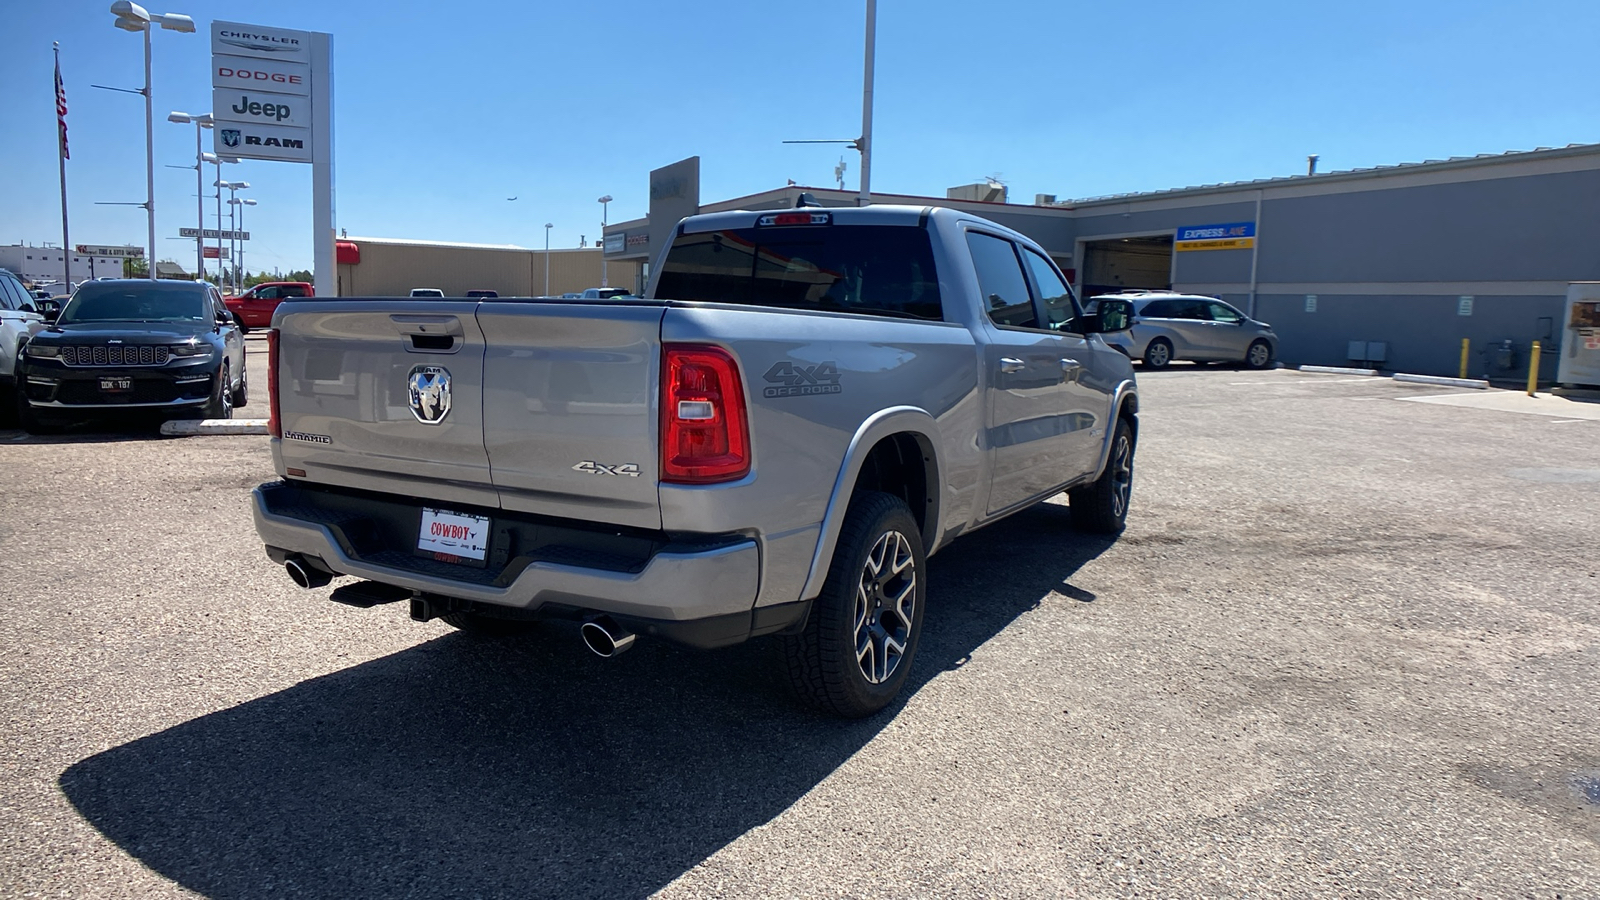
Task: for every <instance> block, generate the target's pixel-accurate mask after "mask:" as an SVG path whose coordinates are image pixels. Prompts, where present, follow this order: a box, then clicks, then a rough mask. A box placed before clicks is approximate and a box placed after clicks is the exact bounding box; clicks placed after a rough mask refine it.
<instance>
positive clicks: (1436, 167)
mask: <svg viewBox="0 0 1600 900" xmlns="http://www.w3.org/2000/svg"><path fill="white" fill-rule="evenodd" d="M1582 156H1600V144H1568V145H1567V146H1565V147H1538V148H1536V149H1533V150H1508V151H1506V152H1504V153H1480V154H1478V155H1476V156H1452V157H1450V158H1449V159H1429V160H1424V161H1422V162H1412V163H1393V164H1390V165H1382V166H1366V167H1363V168H1359V169H1341V170H1337V171H1333V172H1319V173H1317V174H1315V175H1282V176H1278V177H1275V178H1257V179H1255V180H1253V181H1226V182H1219V183H1217V184H1202V185H1193V186H1190V187H1181V188H1165V189H1162V190H1158V191H1134V192H1129V193H1125V194H1105V195H1102V196H1098V197H1085V198H1083V199H1079V200H1063V201H1060V202H1058V203H1057V204H1056V205H1055V206H1052V207H1041V208H1049V209H1083V208H1093V207H1100V206H1115V205H1120V204H1124V203H1137V202H1139V201H1143V200H1166V199H1172V198H1179V197H1203V196H1209V195H1215V194H1228V193H1237V192H1242V191H1254V190H1260V189H1262V188H1267V187H1273V188H1276V187H1302V186H1307V185H1324V184H1337V183H1340V182H1351V181H1363V180H1372V179H1380V178H1389V177H1394V176H1400V175H1414V174H1422V173H1432V172H1448V171H1451V170H1459V169H1472V168H1481V167H1485V166H1497V165H1512V164H1516V163H1525V162H1534V161H1538V160H1548V159H1566V158H1572V157H1582ZM1597 162H1600V161H1597Z"/></svg>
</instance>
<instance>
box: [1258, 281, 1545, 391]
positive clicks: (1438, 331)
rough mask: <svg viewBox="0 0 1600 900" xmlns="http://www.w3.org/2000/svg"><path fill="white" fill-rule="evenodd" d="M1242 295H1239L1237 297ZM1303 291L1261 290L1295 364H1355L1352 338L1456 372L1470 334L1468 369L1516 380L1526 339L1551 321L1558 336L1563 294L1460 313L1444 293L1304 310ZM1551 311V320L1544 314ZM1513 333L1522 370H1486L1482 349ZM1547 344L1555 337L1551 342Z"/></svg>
mask: <svg viewBox="0 0 1600 900" xmlns="http://www.w3.org/2000/svg"><path fill="white" fill-rule="evenodd" d="M1234 302H1236V303H1237V302H1238V301H1234ZM1305 303H1306V298H1305V295H1304V294H1289V295H1284V294H1275V295H1261V296H1259V297H1258V298H1257V300H1256V318H1258V319H1260V320H1262V321H1265V322H1270V323H1271V324H1272V326H1273V330H1274V331H1276V332H1277V333H1278V337H1279V339H1280V341H1281V343H1280V344H1279V347H1278V355H1279V357H1280V358H1282V359H1283V360H1285V361H1287V362H1290V363H1293V364H1297V365H1299V364H1310V365H1321V366H1346V365H1350V361H1349V359H1348V358H1347V353H1348V350H1349V343H1350V342H1351V341H1385V342H1387V343H1388V345H1389V347H1388V359H1387V360H1386V361H1385V362H1384V363H1383V364H1382V365H1383V368H1385V369H1389V370H1392V371H1397V372H1415V373H1419V374H1429V375H1455V374H1457V370H1458V365H1459V363H1460V359H1461V339H1462V338H1468V339H1470V340H1471V341H1472V348H1471V357H1470V359H1469V366H1468V373H1469V374H1471V375H1472V376H1474V377H1478V376H1482V375H1485V374H1488V375H1489V376H1491V377H1494V378H1501V379H1510V380H1515V379H1517V378H1518V377H1522V376H1525V375H1526V374H1527V368H1526V367H1527V364H1528V345H1529V344H1530V343H1531V342H1532V341H1535V340H1545V338H1546V335H1545V333H1544V332H1545V328H1546V327H1551V328H1553V329H1554V332H1555V336H1556V337H1557V338H1558V339H1559V337H1560V334H1561V331H1560V324H1561V316H1562V315H1563V313H1564V312H1565V309H1566V306H1565V303H1566V298H1565V297H1486V296H1477V297H1474V298H1473V307H1472V315H1470V316H1461V315H1457V314H1456V309H1457V303H1458V298H1457V297H1454V296H1451V297H1442V296H1432V297H1430V296H1400V297H1397V296H1353V295H1348V294H1346V295H1337V294H1334V295H1329V294H1319V295H1317V311H1316V312H1314V313H1308V312H1306V311H1305ZM1544 318H1548V319H1550V321H1549V322H1541V319H1544ZM1508 339H1509V340H1511V341H1513V342H1514V343H1515V345H1516V347H1517V354H1518V366H1519V367H1520V368H1519V369H1518V370H1514V371H1512V372H1503V371H1488V370H1487V367H1486V360H1485V357H1484V351H1485V349H1486V348H1488V347H1489V346H1490V344H1492V343H1498V342H1500V341H1503V340H1508ZM1546 347H1547V348H1548V347H1549V344H1548V343H1547V344H1546ZM1545 357H1546V360H1545V364H1544V365H1542V366H1541V370H1546V369H1547V371H1545V372H1544V375H1545V377H1546V378H1553V377H1554V376H1555V368H1554V363H1553V362H1551V361H1550V357H1551V354H1550V353H1546V354H1545Z"/></svg>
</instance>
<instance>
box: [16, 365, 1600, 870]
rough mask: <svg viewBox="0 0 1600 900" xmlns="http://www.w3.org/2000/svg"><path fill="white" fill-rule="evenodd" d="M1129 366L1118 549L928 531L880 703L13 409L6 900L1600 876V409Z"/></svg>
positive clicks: (203, 462)
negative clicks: (448, 571)
mask: <svg viewBox="0 0 1600 900" xmlns="http://www.w3.org/2000/svg"><path fill="white" fill-rule="evenodd" d="M1140 384H1141V389H1142V393H1143V396H1144V413H1143V416H1142V423H1143V428H1142V434H1141V444H1140V449H1139V465H1138V477H1137V483H1136V485H1135V497H1134V515H1133V517H1132V519H1131V521H1130V524H1129V528H1128V530H1127V532H1126V534H1125V535H1124V536H1123V537H1122V538H1121V539H1120V540H1118V541H1116V542H1109V541H1103V540H1098V539H1090V538H1085V537H1082V536H1079V535H1076V534H1074V533H1073V532H1072V531H1071V530H1070V528H1069V527H1068V524H1067V516H1066V515H1065V513H1066V509H1065V507H1064V506H1062V505H1060V504H1059V503H1051V504H1047V505H1044V506H1041V507H1037V508H1035V509H1033V510H1030V511H1027V512H1024V513H1022V514H1019V515H1017V516H1015V517H1013V518H1012V519H1010V520H1008V521H1006V522H1003V523H1001V524H999V525H996V526H994V527H992V528H990V529H987V530H985V531H982V532H979V533H977V534H974V535H971V536H968V537H966V538H963V539H962V540H960V541H958V542H957V543H956V544H955V545H954V546H952V547H951V548H949V549H948V550H946V551H945V552H943V553H941V554H940V555H939V556H937V557H935V559H934V560H933V561H932V563H931V566H930V568H931V572H930V584H931V587H930V591H929V612H928V618H927V632H926V635H925V637H924V642H923V645H922V649H921V653H920V655H919V657H918V658H917V660H916V669H915V671H914V672H913V673H912V682H911V683H910V685H909V689H908V691H907V695H906V697H905V699H904V702H903V703H901V704H899V705H897V706H895V707H893V708H891V709H890V710H889V711H887V712H886V713H884V714H883V715H880V716H878V717H876V718H874V719H871V720H868V721H865V722H855V723H841V722H837V721H832V720H829V719H825V718H820V717H817V716H813V715H811V714H809V713H806V712H804V711H802V710H800V709H798V708H796V707H795V706H794V705H793V704H792V703H791V701H790V700H789V699H788V698H787V696H786V694H785V692H784V689H783V686H782V684H781V683H780V681H779V679H778V677H777V674H776V670H775V668H774V667H773V666H772V665H771V664H770V663H771V659H770V656H771V654H770V649H771V648H770V647H769V646H767V645H766V644H764V643H762V642H755V643H752V644H750V645H747V646H743V647H738V648H733V649H730V650H725V651H717V652H710V653H700V652H694V651H687V650H679V649H676V648H673V647H670V646H665V645H662V644H660V643H650V642H646V641H643V640H641V642H640V644H639V646H638V648H637V649H636V650H635V651H634V652H632V653H629V654H627V655H625V656H622V657H620V658H617V659H615V660H609V661H608V660H600V659H597V658H595V657H593V656H591V655H590V654H588V652H587V651H585V650H583V649H582V647H581V645H580V642H579V641H578V638H577V635H576V633H575V632H574V631H572V630H570V629H568V628H565V627H551V628H549V629H548V630H547V631H546V632H544V633H542V634H539V635H536V636H534V637H532V638H528V639H524V640H518V641H504V640H501V641H485V640H478V639H473V638H471V637H468V636H466V635H462V634H458V633H454V632H452V631H451V630H450V629H449V628H448V627H447V626H444V625H442V624H440V623H438V622H432V623H428V624H416V623H412V622H410V621H409V620H407V618H406V616H405V612H404V610H403V608H401V607H400V606H398V605H395V606H386V607H379V608H376V609H372V610H355V609H349V608H345V607H342V606H339V605H337V604H332V603H328V602H325V601H323V600H322V599H321V596H322V594H323V592H320V591H319V592H306V591H301V590H299V589H298V588H295V587H294V586H293V585H292V584H291V583H290V581H289V579H288V578H287V577H285V576H284V574H283V573H282V571H281V570H279V569H277V568H276V567H274V566H272V565H271V564H270V563H269V562H268V561H267V560H266V558H265V556H264V555H263V554H262V552H261V547H260V544H259V542H258V541H257V539H256V537H255V533H254V530H253V529H252V527H251V524H250V516H249V509H248V499H247V489H248V488H250V487H251V486H253V485H255V484H256V483H257V482H259V481H262V480H265V479H267V478H270V477H271V461H270V457H269V454H268V450H267V444H266V440H265V439H264V438H257V437H204V438H174V439H163V438H159V437H156V436H153V435H151V434H149V433H141V432H136V431H128V432H124V433H120V434H112V435H74V436H68V437H65V438H60V439H53V440H51V441H44V440H40V439H27V438H24V437H22V436H20V435H18V434H17V433H15V432H0V548H3V551H0V666H3V668H4V671H5V679H4V682H3V687H0V895H3V896H8V897H9V896H22V897H33V896H39V897H55V896H66V897H159V896H184V895H187V894H189V893H191V892H192V893H197V894H202V895H207V896H213V897H276V896H302V897H341V898H342V897H385V898H387V897H407V896H416V897H435V896H461V897H495V896H562V897H571V896H604V897H616V896H640V895H646V894H651V893H654V892H660V893H661V894H662V895H664V896H669V897H708V896H709V897H716V896H737V897H748V896H780V895H787V896H836V895H837V896H867V895H886V896H896V897H916V896H927V897H932V896H973V895H996V896H1050V897H1071V896H1081V897H1114V896H1140V897H1235V896H1279V895H1287V896H1351V897H1416V896H1430V897H1441V896H1452V897H1453V896H1461V897H1546V898H1551V897H1594V896H1600V709H1597V700H1596V698H1597V697H1600V602H1597V601H1600V552H1597V550H1596V547H1600V514H1597V513H1596V510H1597V508H1600V449H1597V448H1600V422H1593V421H1579V422H1572V421H1562V420H1555V419H1548V418H1544V417H1539V416H1527V415H1521V414H1514V413H1506V412H1499V411H1494V410H1481V409H1464V408H1459V407H1453V406H1446V405H1435V404H1418V403H1398V402H1394V400H1395V399H1397V398H1400V397H1414V396H1426V395H1430V394H1438V393H1441V390H1440V389H1438V388H1427V387H1416V386H1411V387H1408V386H1401V385H1396V384H1394V383H1392V382H1389V381H1386V380H1381V379H1353V378H1349V377H1340V376H1329V375H1307V374H1302V373H1295V372H1289V371H1276V372H1266V373H1255V372H1239V371H1227V370H1218V369H1209V368H1199V367H1193V368H1191V367H1185V366H1177V367H1174V368H1173V369H1172V370H1170V371H1167V372H1160V373H1152V374H1147V375H1143V376H1142V377H1141V379H1140ZM262 399H264V398H262Z"/></svg>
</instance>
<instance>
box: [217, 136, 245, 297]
mask: <svg viewBox="0 0 1600 900" xmlns="http://www.w3.org/2000/svg"><path fill="white" fill-rule="evenodd" d="M219 168H220V167H219ZM216 186H217V188H218V189H219V190H218V191H217V230H218V231H221V230H222V205H221V204H222V190H221V189H226V190H227V191H228V202H229V203H230V204H231V203H233V201H234V200H235V199H236V196H235V192H236V191H242V190H245V189H246V188H248V187H250V182H248V181H218V182H217V185H216ZM228 231H230V232H233V231H234V227H233V207H232V206H229V207H228ZM218 244H219V246H220V244H221V241H220V240H219V241H218ZM228 246H229V247H230V248H231V249H232V253H230V254H229V255H230V256H232V257H233V262H232V263H230V264H229V266H228V268H229V270H230V271H231V272H232V273H233V278H232V279H231V280H232V282H233V288H234V291H233V292H234V293H235V294H237V293H239V246H238V238H237V236H236V234H233V235H229V237H228ZM217 252H218V253H219V254H220V253H221V252H222V251H221V250H218V251H217Z"/></svg>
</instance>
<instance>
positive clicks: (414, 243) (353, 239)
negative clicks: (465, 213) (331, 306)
mask: <svg viewBox="0 0 1600 900" xmlns="http://www.w3.org/2000/svg"><path fill="white" fill-rule="evenodd" d="M339 240H341V241H348V242H350V243H362V242H365V243H368V244H394V245H399V246H406V247H449V248H451V249H458V250H459V249H466V250H513V251H517V252H521V253H543V252H545V251H544V248H542V247H523V246H520V245H518V244H473V243H465V242H461V241H424V240H412V239H410V238H386V237H358V236H356V235H353V234H352V235H349V236H347V237H342V238H339ZM598 249H600V248H599V246H598V245H597V246H593V247H551V248H550V252H551V253H592V252H594V251H596V250H598Z"/></svg>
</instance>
